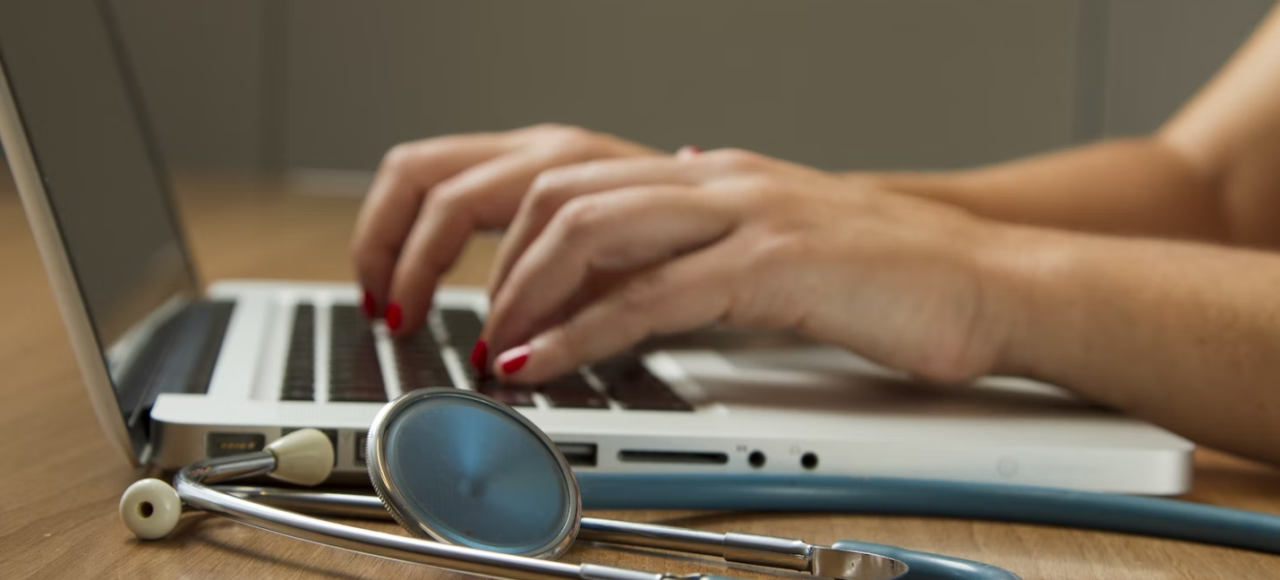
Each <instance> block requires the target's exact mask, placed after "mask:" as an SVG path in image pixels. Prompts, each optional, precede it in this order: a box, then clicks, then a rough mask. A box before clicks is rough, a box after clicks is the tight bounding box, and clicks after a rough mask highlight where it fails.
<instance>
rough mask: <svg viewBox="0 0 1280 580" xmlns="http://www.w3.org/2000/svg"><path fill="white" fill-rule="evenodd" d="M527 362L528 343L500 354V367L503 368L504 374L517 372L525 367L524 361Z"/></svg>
mask: <svg viewBox="0 0 1280 580" xmlns="http://www.w3.org/2000/svg"><path fill="white" fill-rule="evenodd" d="M527 362H529V345H527V344H526V345H524V346H517V347H515V348H513V349H511V350H508V351H507V352H504V353H502V354H500V355H498V368H500V369H502V374H504V375H512V374H515V373H516V371H519V370H520V369H522V368H524V363H527Z"/></svg>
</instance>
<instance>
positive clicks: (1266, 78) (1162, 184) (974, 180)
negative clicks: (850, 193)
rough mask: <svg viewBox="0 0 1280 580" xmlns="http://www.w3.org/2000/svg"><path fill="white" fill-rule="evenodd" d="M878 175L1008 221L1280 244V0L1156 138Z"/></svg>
mask: <svg viewBox="0 0 1280 580" xmlns="http://www.w3.org/2000/svg"><path fill="white" fill-rule="evenodd" d="M863 177H866V176H865V175H864V176H863ZM870 177H871V179H872V180H873V181H875V182H877V183H878V184H879V185H880V186H882V187H885V188H887V189H891V190H895V191H902V192H906V193H911V194H914V195H919V196H923V197H929V198H933V199H937V200H940V201H945V202H948V203H952V204H956V205H959V206H962V207H965V208H968V209H969V210H971V211H973V212H975V213H977V214H980V215H984V216H987V217H992V218H995V219H999V220H1004V221H1012V222H1017V223H1023V224H1035V225H1044V226H1051V227H1060V228H1069V229H1076V230H1088V231H1098V232H1108V233H1125V234H1134V235H1146V236H1161V237H1178V238H1192V239H1203V240H1213V241H1220V242H1228V243H1235V244H1243V245H1251V246H1270V247H1280V8H1277V9H1276V10H1274V11H1273V12H1272V14H1271V15H1270V16H1269V17H1268V18H1267V19H1266V20H1265V21H1264V22H1263V23H1262V24H1261V25H1260V26H1259V28H1258V30H1257V32H1255V34H1254V36H1253V37H1252V38H1251V39H1250V40H1249V41H1248V42H1247V43H1246V44H1245V45H1244V46H1243V47H1242V48H1241V49H1240V50H1239V51H1238V53H1237V54H1236V56H1235V57H1234V58H1233V59H1232V60H1231V62H1229V63H1228V64H1227V66H1225V67H1224V68H1223V69H1222V71H1220V72H1219V73H1218V75H1217V76H1216V77H1215V78H1214V79H1213V80H1212V81H1211V82H1210V83H1209V84H1208V85H1207V86H1206V87H1205V88H1204V89H1202V90H1201V92H1200V93H1199V94H1198V95H1197V96H1196V97H1195V98H1193V99H1192V100H1191V101H1190V102H1189V103H1188V104H1187V105H1186V106H1184V108H1183V109H1182V110H1181V111H1180V112H1179V113H1178V114H1177V115H1175V117H1174V118H1173V119H1171V120H1170V121H1169V122H1168V123H1167V124H1166V125H1165V126H1164V127H1163V128H1161V130H1160V131H1159V132H1158V133H1157V134H1155V135H1153V136H1151V137H1149V138H1145V139H1130V140H1123V141H1114V142H1109V143H1102V144H1098V145H1092V146H1088V147H1082V148H1077V149H1071V150H1066V151H1062V152H1056V153H1051V154H1047V155H1041V156H1036V157H1032V158H1028V159H1024V160H1020V161H1015V162H1012V163H1006V164H1001V165H996V166H992V167H987V168H982V169H976V170H971V171H962V172H946V173H935V174H918V173H917V174H910V173H889V174H876V175H871V176H870Z"/></svg>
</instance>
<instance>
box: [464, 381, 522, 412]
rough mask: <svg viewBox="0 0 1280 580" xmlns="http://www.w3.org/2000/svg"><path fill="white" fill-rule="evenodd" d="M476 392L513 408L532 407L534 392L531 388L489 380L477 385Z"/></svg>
mask: <svg viewBox="0 0 1280 580" xmlns="http://www.w3.org/2000/svg"><path fill="white" fill-rule="evenodd" d="M476 391H478V392H479V393H480V394H482V395H488V396H490V397H493V398H494V399H497V400H498V401H499V402H502V403H506V404H508V405H511V406H512V407H532V406H533V391H532V390H531V389H530V388H529V387H525V386H516V385H504V384H502V383H499V382H498V381H495V380H492V379H488V380H484V381H481V382H480V384H478V385H476Z"/></svg>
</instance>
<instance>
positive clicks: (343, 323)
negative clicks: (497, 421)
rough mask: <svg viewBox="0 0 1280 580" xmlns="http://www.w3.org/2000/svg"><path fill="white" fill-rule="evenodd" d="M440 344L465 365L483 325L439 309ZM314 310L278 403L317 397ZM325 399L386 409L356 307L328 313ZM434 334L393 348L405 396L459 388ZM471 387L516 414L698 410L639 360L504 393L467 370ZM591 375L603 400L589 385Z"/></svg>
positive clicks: (372, 346) (374, 356)
mask: <svg viewBox="0 0 1280 580" xmlns="http://www.w3.org/2000/svg"><path fill="white" fill-rule="evenodd" d="M438 314H439V320H440V322H441V326H442V328H440V329H439V330H441V331H443V335H444V336H442V337H441V338H442V339H443V340H444V341H446V342H447V343H448V344H450V345H452V346H453V348H454V350H455V351H457V353H458V355H459V356H460V357H465V356H466V355H467V354H468V353H470V352H471V351H470V349H471V347H472V345H474V344H475V343H476V341H477V340H478V339H479V338H480V332H481V330H482V328H483V324H482V322H481V320H480V317H479V316H478V315H477V314H476V313H475V312H474V311H472V310H469V309H454V308H445V309H440V310H439V312H438ZM315 320H316V312H315V307H314V306H313V305H310V304H300V305H298V306H296V307H295V310H294V322H293V329H292V332H291V335H290V344H289V356H288V358H287V362H286V364H285V374H284V385H283V388H282V390H281V399H283V400H287V401H312V400H315V398H316V393H315V382H316V381H315V366H316V365H315V360H316V351H315V325H316V321H315ZM329 336H330V339H329V340H330V347H329V351H330V352H329V361H328V369H329V391H328V394H329V396H328V399H329V400H330V401H337V402H385V401H386V400H387V389H386V385H385V381H384V380H383V375H382V368H381V366H380V365H379V362H378V350H377V341H376V337H375V335H374V332H373V326H372V324H371V323H370V321H369V320H368V319H366V318H365V317H364V315H363V314H361V313H360V311H359V310H358V309H357V308H356V307H355V306H353V305H340V306H333V307H332V308H331V309H330V333H329ZM441 347H442V345H441V343H440V341H438V340H437V339H436V336H435V335H434V334H433V332H432V329H431V328H429V327H428V326H424V327H423V328H422V329H421V330H419V331H418V332H416V333H414V334H413V335H411V336H407V337H404V338H400V339H397V340H395V341H393V343H392V352H394V359H395V371H396V377H397V378H398V379H399V382H400V387H401V390H402V391H403V392H409V391H412V390H416V389H421V388H426V387H450V386H456V385H454V382H453V379H452V378H451V377H450V375H449V371H448V367H447V366H446V364H445V361H444V357H443V355H442V351H441ZM462 366H463V367H464V371H465V372H466V375H467V380H468V381H470V383H471V385H472V386H473V388H474V389H475V390H476V391H479V392H480V393H483V394H485V395H489V396H491V397H493V398H495V399H497V400H499V401H502V402H503V403H506V404H508V405H511V406H513V407H532V406H534V405H535V404H536V403H535V401H534V396H533V395H534V393H535V392H536V393H539V394H541V395H542V398H543V401H544V402H545V403H546V404H547V405H548V406H550V407H552V408H565V409H608V408H610V400H611V399H612V400H613V401H615V402H616V403H617V405H618V406H619V407H621V408H622V409H628V410H650V411H692V410H693V408H692V407H691V406H690V405H689V404H688V403H687V402H685V401H684V400H683V399H681V398H680V397H679V396H678V395H676V394H675V393H674V392H672V391H671V389H670V387H668V386H667V385H666V384H665V383H663V382H662V381H661V380H660V379H658V378H657V377H655V376H653V374H652V373H650V372H649V370H648V369H647V368H645V366H644V363H643V362H641V360H640V357H639V356H638V355H635V354H631V355H624V356H620V357H617V358H614V359H611V360H609V361H605V362H603V363H598V364H596V365H593V366H591V367H584V368H583V369H580V370H579V371H578V372H575V373H572V374H569V375H565V376H563V377H560V378H558V379H555V380H552V381H550V382H547V383H544V384H541V385H535V386H532V387H530V386H514V385H505V384H503V383H500V382H498V381H497V380H494V379H493V378H492V377H480V376H478V374H477V373H476V372H475V369H472V368H471V365H470V364H466V363H465V362H464V363H463V365H462ZM589 374H594V376H595V378H596V379H598V381H599V382H600V383H601V384H603V386H604V387H605V388H604V392H601V391H600V390H598V389H596V388H595V387H593V386H592V384H591V382H590V381H588V379H587V375H589Z"/></svg>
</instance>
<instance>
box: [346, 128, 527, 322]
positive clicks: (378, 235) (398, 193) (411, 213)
mask: <svg viewBox="0 0 1280 580" xmlns="http://www.w3.org/2000/svg"><path fill="white" fill-rule="evenodd" d="M511 141H512V140H511V139H508V138H505V137H503V136H498V135H492V134H485V135H463V136H455V137H446V138H441V139H430V140H426V141H419V142H415V143H408V144H404V145H399V146H397V147H395V148H394V149H392V150H391V151H390V152H389V153H388V154H387V156H386V158H385V159H384V160H383V163H382V166H381V167H380V168H379V170H378V174H377V177H375V178H374V183H373V186H372V187H371V188H370V190H369V195H368V197H367V199H366V200H365V202H364V205H363V207H362V208H361V210H360V215H359V217H358V218H357V221H356V227H355V232H354V234H353V235H352V242H351V248H352V249H351V252H352V259H353V261H354V262H355V269H356V275H357V277H358V278H359V281H360V283H361V285H363V287H364V288H365V290H366V291H367V292H369V293H370V294H371V295H372V298H374V301H375V302H376V305H378V306H379V307H381V306H385V305H386V297H387V293H388V290H389V289H390V286H391V276H392V272H393V271H394V269H395V264H396V258H397V257H398V256H399V254H400V249H401V247H402V246H403V244H404V241H405V239H406V237H407V236H408V235H409V232H410V229H411V228H412V226H413V222H414V218H415V217H416V216H417V215H418V212H419V210H420V209H421V206H422V201H423V197H424V196H425V195H426V193H427V192H428V191H430V190H431V188H433V187H435V186H436V185H437V184H439V183H440V182H442V181H444V180H446V179H449V178H450V177H453V176H454V175H457V174H458V173H460V172H462V171H463V170H465V169H467V168H468V167H472V166H474V165H476V164H478V163H483V162H484V161H487V160H489V159H492V158H494V157H497V156H498V155H501V154H502V153H504V152H506V151H507V150H508V149H510V147H511V146H512V143H511Z"/></svg>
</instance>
